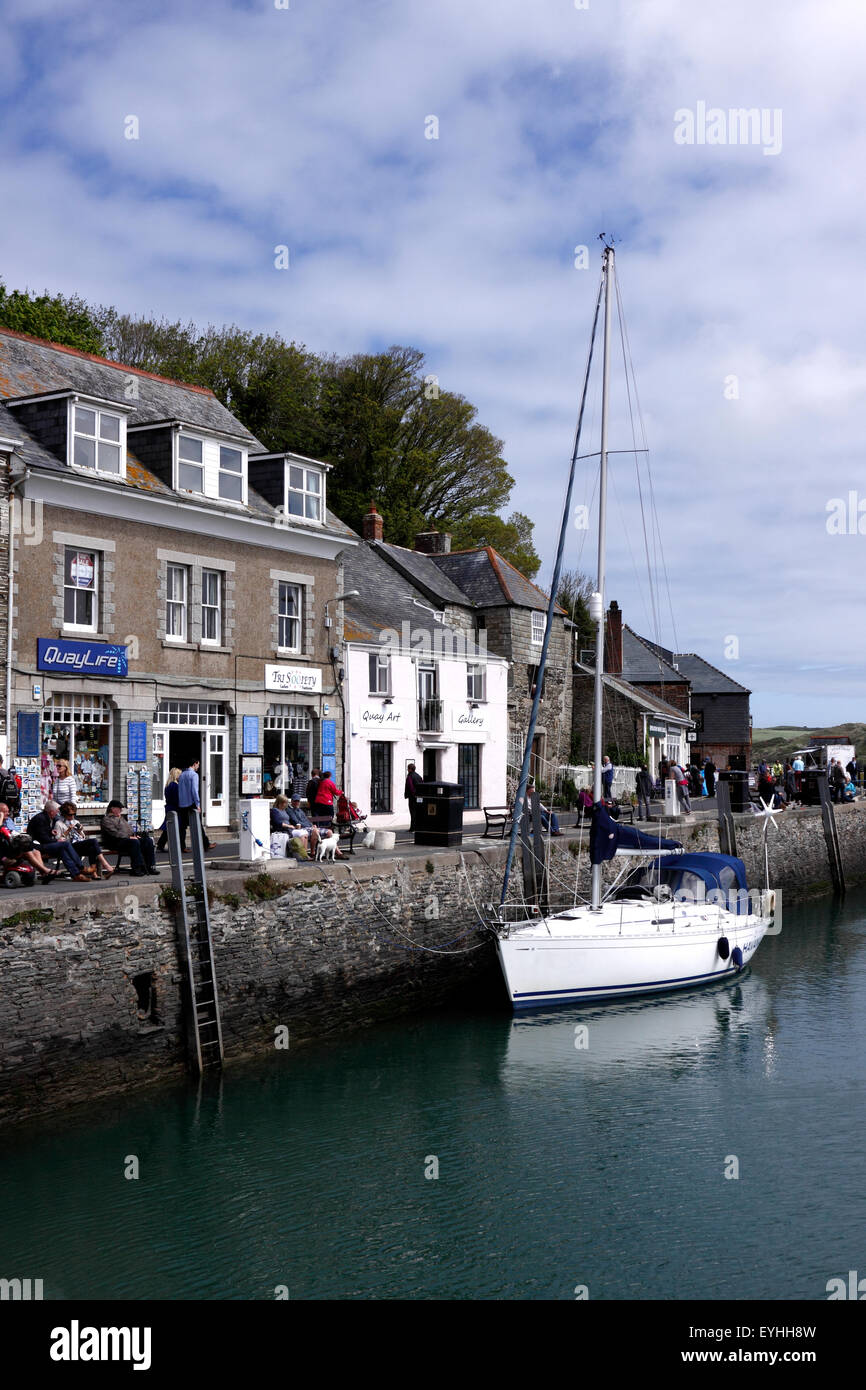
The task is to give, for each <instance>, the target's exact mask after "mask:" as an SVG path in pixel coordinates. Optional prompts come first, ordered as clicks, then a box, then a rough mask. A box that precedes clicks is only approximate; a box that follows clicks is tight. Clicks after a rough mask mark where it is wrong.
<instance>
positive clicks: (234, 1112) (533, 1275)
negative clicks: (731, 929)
mask: <svg viewBox="0 0 866 1390" xmlns="http://www.w3.org/2000/svg"><path fill="white" fill-rule="evenodd" d="M584 1030H585V1031H584ZM864 1072H866V897H864V894H863V891H862V890H856V891H854V892H853V893H851V894H849V897H848V899H847V901H846V902H845V903H844V904H841V905H840V904H838V903H834V902H833V901H832V900H829V899H824V900H819V901H813V902H809V903H804V904H801V905H798V906H793V905H790V904H787V903H786V904H785V914H784V918H783V925H782V931H781V932H780V934H779V935H778V936H775V937H769V938H767V939H766V940H765V942H764V944H763V945H762V947H761V949H760V951H759V952H758V954H757V956H756V957H755V961H754V964H753V966H752V967H751V969H750V970H749V971H748V972H747V973H746V974H745V975H744V976H743V977H742V978H741V979H740V980H739V981H738V982H737V983H735V984H733V985H728V986H726V987H722V988H719V987H714V988H709V989H704V990H700V991H696V992H693V993H689V994H684V995H680V996H669V997H667V998H664V999H650V1000H646V1001H640V1002H631V1003H621V1004H613V1005H607V1006H604V1007H599V1006H597V1007H595V1008H589V1009H587V1008H583V1009H579V1008H573V1009H572V1008H568V1009H559V1010H555V1011H549V1012H542V1013H538V1014H533V1015H531V1016H527V1017H521V1018H518V1019H513V1018H512V1017H511V1015H510V1014H509V1013H508V1012H507V1011H506V1009H505V1006H504V1004H502V1003H500V1002H498V1000H497V1002H494V1003H491V1002H490V999H489V998H488V999H485V1001H484V1002H483V1004H479V1005H478V1006H470V1007H465V1006H464V1007H462V1008H461V1009H460V1010H459V1011H450V1012H445V1013H437V1014H435V1015H427V1016H424V1017H423V1018H419V1019H413V1020H411V1021H405V1020H402V1021H400V1022H396V1023H393V1024H386V1025H377V1026H376V1027H374V1028H370V1029H369V1030H366V1031H362V1032H360V1033H359V1032H353V1033H351V1034H346V1036H345V1037H340V1038H337V1039H334V1040H332V1041H331V1042H329V1043H328V1044H327V1045H321V1046H316V1047H312V1048H311V1047H307V1048H303V1049H298V1050H292V1049H291V1048H290V1049H289V1050H288V1051H278V1050H276V1049H275V1051H274V1054H273V1056H269V1057H268V1058H267V1059H265V1060H263V1061H262V1062H260V1063H256V1064H255V1065H251V1066H246V1067H243V1068H241V1069H237V1070H235V1069H231V1068H230V1069H228V1070H227V1071H226V1073H225V1075H224V1078H223V1080H222V1081H221V1083H218V1084H217V1085H216V1086H213V1087H209V1088H207V1089H204V1090H202V1091H201V1092H200V1093H199V1091H198V1090H197V1088H196V1087H195V1086H190V1087H189V1088H181V1089H169V1090H160V1091H158V1092H151V1093H149V1094H148V1095H147V1096H146V1097H139V1098H137V1099H130V1100H128V1101H127V1102H126V1103H124V1104H122V1105H118V1104H113V1105H112V1106H111V1107H110V1109H106V1108H104V1107H94V1108H92V1109H88V1110H81V1109H77V1110H75V1111H73V1112H71V1113H70V1114H68V1115H66V1116H64V1117H62V1118H59V1119H56V1120H49V1121H45V1122H43V1123H41V1124H40V1125H39V1126H37V1127H33V1126H31V1127H28V1128H26V1129H19V1130H17V1131H10V1130H6V1131H5V1132H3V1133H2V1135H0V1144H2V1148H3V1151H4V1160H3V1184H2V1197H0V1208H2V1220H0V1275H2V1276H3V1277H6V1278H11V1277H13V1276H14V1277H19V1278H31V1279H42V1280H43V1286H44V1296H45V1298H46V1299H48V1298H51V1299H65V1298H69V1299H79V1298H85V1299H87V1298H97V1299H100V1298H108V1299H138V1298H141V1299H150V1298H160V1299H273V1298H274V1297H276V1296H279V1295H282V1296H285V1294H288V1296H289V1297H290V1298H292V1299H324V1298H339V1299H387V1298H413V1299H447V1298H457V1299H470V1298H476V1299H574V1298H575V1297H576V1296H579V1294H578V1293H577V1292H576V1291H577V1290H582V1289H585V1290H586V1292H587V1294H588V1297H589V1298H590V1299H617V1298H627V1299H650V1298H652V1299H683V1298H700V1299H719V1298H726V1299H743V1300H746V1299H758V1300H760V1299H772V1298H782V1299H792V1298H805V1299H824V1298H826V1297H827V1292H826V1286H827V1282H828V1280H830V1279H832V1278H834V1277H836V1276H843V1277H844V1276H845V1275H846V1274H847V1271H848V1270H849V1269H861V1270H866V1246H864V1225H866V1222H864V1216H866V1188H864V1183H863V1153H864V1131H866V1109H864V1103H863V1102H864ZM133 1159H134V1160H137V1164H136V1163H133V1162H132V1161H131V1160H133ZM136 1167H137V1171H138V1176H137V1177H127V1176H125V1173H131V1172H134V1171H135V1170H136ZM437 1171H438V1176H436V1175H435V1174H436V1173H437ZM735 1174H738V1175H735ZM276 1291H279V1295H278V1293H277V1292H276Z"/></svg>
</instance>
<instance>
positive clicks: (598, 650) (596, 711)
mask: <svg viewBox="0 0 866 1390" xmlns="http://www.w3.org/2000/svg"><path fill="white" fill-rule="evenodd" d="M602 274H603V277H604V353H603V358H602V377H601V467H600V470H599V482H598V583H597V589H596V604H597V609H598V611H597V614H596V622H597V628H596V639H595V686H594V690H593V697H594V698H593V731H594V734H595V739H594V754H595V767H594V769H593V778H592V799H593V803H594V804H595V805H598V803H599V801H601V760H602V746H603V741H602V732H603V730H602V726H601V724H602V709H603V692H604V687H603V676H604V619H605V602H604V559H605V528H606V525H607V402H608V384H609V379H610V309H611V298H612V296H611V279H612V278H613V246H609V245H608V244H607V243H605V247H604V257H603V261H602ZM601 876H602V865H601V864H593V866H592V911H593V912H598V911H599V909H600V907H601Z"/></svg>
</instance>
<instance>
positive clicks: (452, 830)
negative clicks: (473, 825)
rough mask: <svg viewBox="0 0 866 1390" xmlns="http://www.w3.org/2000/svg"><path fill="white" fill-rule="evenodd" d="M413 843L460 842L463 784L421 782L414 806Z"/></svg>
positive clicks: (461, 837)
mask: <svg viewBox="0 0 866 1390" xmlns="http://www.w3.org/2000/svg"><path fill="white" fill-rule="evenodd" d="M415 843H416V845H439V846H444V845H462V843H463V788H462V787H460V786H458V784H457V783H456V782H422V783H421V786H420V787H419V788H418V804H417V807H416V810H415Z"/></svg>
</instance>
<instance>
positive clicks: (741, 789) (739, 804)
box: [719, 767, 751, 813]
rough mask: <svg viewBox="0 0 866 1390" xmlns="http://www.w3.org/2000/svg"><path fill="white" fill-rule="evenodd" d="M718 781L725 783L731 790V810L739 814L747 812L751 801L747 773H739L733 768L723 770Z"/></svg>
mask: <svg viewBox="0 0 866 1390" xmlns="http://www.w3.org/2000/svg"><path fill="white" fill-rule="evenodd" d="M719 781H720V782H727V783H728V786H729V787H730V789H731V810H732V811H737V812H740V813H742V812H743V811H748V809H749V804H750V800H751V798H750V797H749V774H748V772H741V771H740V770H739V769H738V768H733V767H729V768H725V769H723V770H722V771H721V772H720V773H719Z"/></svg>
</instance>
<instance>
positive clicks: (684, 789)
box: [670, 763, 692, 815]
mask: <svg viewBox="0 0 866 1390" xmlns="http://www.w3.org/2000/svg"><path fill="white" fill-rule="evenodd" d="M670 776H671V778H672V779H673V781H674V782H676V784H677V797H678V798H679V803H680V805H681V806H682V808H683V810H684V811H685V813H686V815H690V814H691V810H692V803H691V801H690V800H689V780H688V778H687V777H686V774H685V773H684V772H683V769H682V768H681V767H680V765H679V763H671V765H670Z"/></svg>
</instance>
